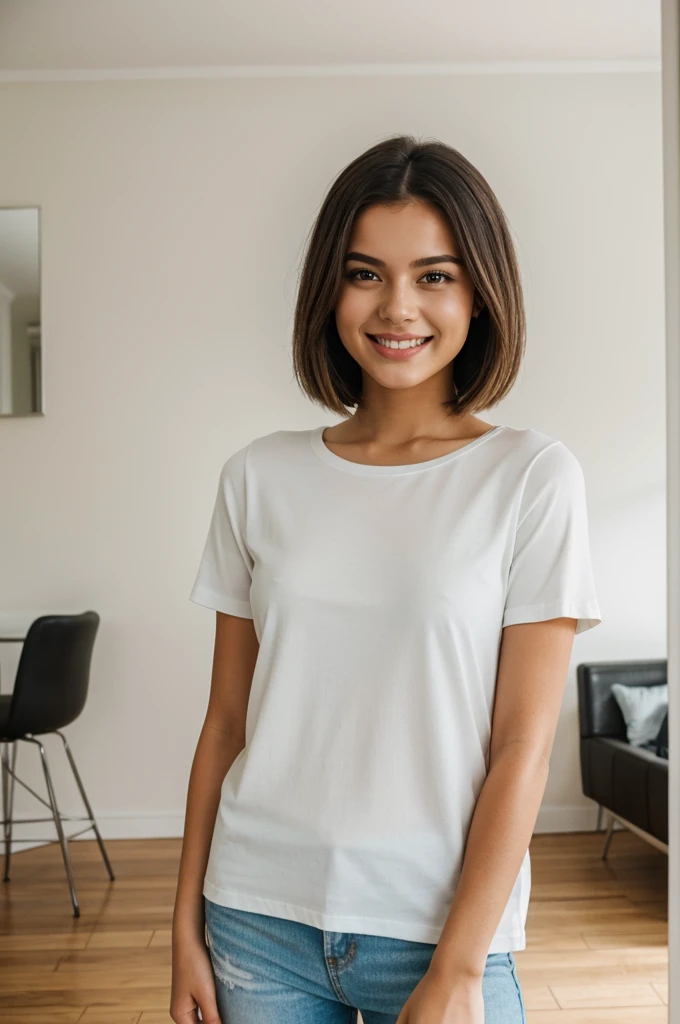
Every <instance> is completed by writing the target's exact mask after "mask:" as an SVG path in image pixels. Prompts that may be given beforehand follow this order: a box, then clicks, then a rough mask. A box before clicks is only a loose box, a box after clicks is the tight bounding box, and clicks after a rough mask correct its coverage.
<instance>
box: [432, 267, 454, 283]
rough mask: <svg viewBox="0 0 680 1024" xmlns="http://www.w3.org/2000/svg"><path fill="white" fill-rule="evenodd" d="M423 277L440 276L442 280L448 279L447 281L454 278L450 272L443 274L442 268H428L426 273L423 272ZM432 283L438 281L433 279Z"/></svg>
mask: <svg viewBox="0 0 680 1024" xmlns="http://www.w3.org/2000/svg"><path fill="white" fill-rule="evenodd" d="M425 277H439V278H442V279H443V280H448V281H453V280H454V279H453V278H452V277H451V275H450V274H445V273H444V271H443V270H430V271H428V273H427V274H425ZM433 283H434V284H437V283H438V282H436V281H435V282H433Z"/></svg>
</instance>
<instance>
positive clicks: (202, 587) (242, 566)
mask: <svg viewBox="0 0 680 1024" xmlns="http://www.w3.org/2000/svg"><path fill="white" fill-rule="evenodd" d="M247 450H248V446H247V445H246V447H245V448H241V449H240V450H239V451H237V452H234V454H233V455H232V456H231V457H230V458H229V459H227V461H226V462H225V464H224V466H223V467H222V470H221V472H220V479H219V484H218V487H217V497H216V499H215V506H214V508H213V513H212V519H211V520H210V527H209V529H208V536H207V539H206V542H205V547H204V550H203V555H202V557H201V561H200V564H199V568H198V574H197V576H196V581H195V583H194V586H193V589H192V591H191V594H190V595H189V600H190V601H194V602H195V603H196V604H200V605H203V606H204V607H206V608H213V609H214V610H215V611H218V612H226V613H227V614H228V615H239V616H240V617H241V618H245V619H252V618H253V612H252V608H251V604H250V583H251V579H252V569H253V559H252V556H251V554H250V552H249V550H248V546H247V544H246V539H245V509H246V506H245V462H246V455H247Z"/></svg>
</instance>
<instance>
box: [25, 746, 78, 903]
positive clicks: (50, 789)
mask: <svg viewBox="0 0 680 1024" xmlns="http://www.w3.org/2000/svg"><path fill="white" fill-rule="evenodd" d="M22 739H25V740H28V742H29V743H37V744H38V746H39V747H40V756H41V758H42V766H43V771H44V773H45V782H46V784H47V794H48V796H49V799H50V806H51V807H52V817H53V818H54V824H55V825H56V827H57V834H58V836H59V845H60V846H61V853H62V856H63V858H64V867H65V868H66V877H67V878H68V885H69V889H70V890H71V903H72V904H73V916H74V917H80V907H79V906H78V897H77V896H76V889H75V882H74V879H73V868H72V867H71V858H70V857H69V855H68V844H67V842H66V836H65V835H64V828H63V825H62V823H61V815H60V814H59V808H58V807H57V798H56V796H55V793H54V786H53V785H52V776H51V775H50V769H49V765H48V763H47V754H46V753H45V748H44V747H43V745H42V743H41V742H40V740H36V739H34V737H32V736H23V737H22Z"/></svg>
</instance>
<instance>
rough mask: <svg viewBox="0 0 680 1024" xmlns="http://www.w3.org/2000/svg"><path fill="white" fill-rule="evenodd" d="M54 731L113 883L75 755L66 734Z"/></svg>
mask: <svg viewBox="0 0 680 1024" xmlns="http://www.w3.org/2000/svg"><path fill="white" fill-rule="evenodd" d="M53 731H54V732H56V734H57V736H61V739H62V741H63V744H64V750H65V751H66V756H67V757H68V759H69V763H70V765H71V768H72V769H73V774H74V776H75V780H76V782H77V783H78V789H79V790H80V795H81V796H82V798H83V803H84V804H85V807H86V808H87V813H88V815H89V816H90V819H91V821H92V827H93V829H94V834H95V835H96V837H97V843H98V844H99V849H100V851H101V855H102V857H103V858H104V864H105V865H106V870H107V871H108V873H109V878H110V879H111V881H112V882H113V881H114V880H115V877H116V876H115V875H114V873H113V868H112V867H111V862H110V861H109V858H108V856H107V854H106V850H105V849H104V842H103V840H102V837H101V835H100V833H99V829H98V828H97V822H96V821H95V818H94V814H93V813H92V808H91V806H90V801H89V800H88V799H87V793H86V792H85V787H84V786H83V783H82V780H81V778H80V775H79V774H78V769H77V768H76V762H75V761H74V759H73V754H72V753H71V748H70V747H69V745H68V743H67V742H66V737H65V736H64V734H63V733H62V732H59V730H58V729H54V730H53Z"/></svg>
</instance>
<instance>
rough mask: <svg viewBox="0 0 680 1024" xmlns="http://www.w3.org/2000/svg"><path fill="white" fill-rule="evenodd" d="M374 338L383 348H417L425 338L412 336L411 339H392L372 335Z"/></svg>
mask: <svg viewBox="0 0 680 1024" xmlns="http://www.w3.org/2000/svg"><path fill="white" fill-rule="evenodd" d="M374 337H375V340H376V341H377V342H378V344H379V345H382V346H383V348H417V347H418V345H422V344H423V342H424V341H427V338H413V339H412V340H411V341H393V340H392V339H386V338H379V337H377V335H374Z"/></svg>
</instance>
